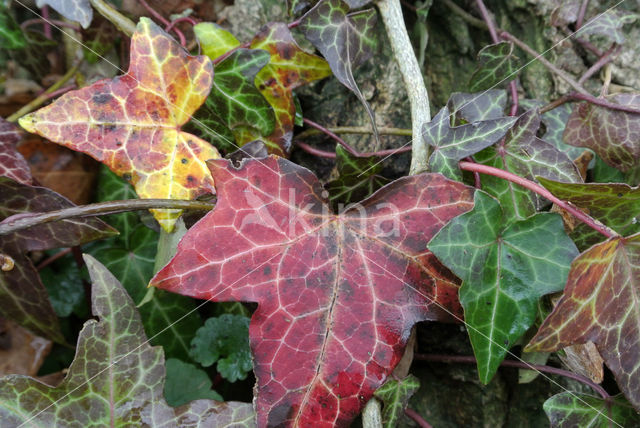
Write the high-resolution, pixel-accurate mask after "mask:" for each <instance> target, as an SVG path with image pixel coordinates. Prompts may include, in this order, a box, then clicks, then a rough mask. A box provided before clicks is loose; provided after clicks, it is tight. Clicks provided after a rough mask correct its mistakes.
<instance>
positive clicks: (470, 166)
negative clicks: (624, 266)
mask: <svg viewBox="0 0 640 428" xmlns="http://www.w3.org/2000/svg"><path fill="white" fill-rule="evenodd" d="M458 165H459V166H460V169H462V170H465V171H475V172H479V173H482V174H488V175H493V176H494V177H498V178H502V179H503V180H508V181H511V182H512V183H516V184H519V185H520V186H522V187H524V188H526V189H529V190H531V191H532V192H535V193H537V194H538V195H540V196H542V197H544V198H547V199H549V200H550V201H551V202H553V203H554V204H556V205H557V206H558V207H559V208H562V209H563V210H565V211H568V212H569V213H570V214H572V215H573V216H574V217H576V218H577V219H578V220H580V221H581V222H583V223H584V224H586V225H587V226H589V227H591V228H592V229H594V230H595V231H597V232H599V233H601V234H602V235H604V236H606V237H607V238H614V237H618V236H619V235H618V234H617V233H616V232H615V231H614V230H612V229H610V228H608V227H607V226H605V225H604V224H602V223H600V222H599V221H597V220H595V219H593V218H592V217H590V216H588V215H586V214H585V213H584V212H582V211H580V210H579V209H577V208H575V207H574V206H573V205H570V204H569V203H568V202H565V201H563V200H561V199H558V198H556V197H555V196H554V195H553V194H552V193H551V192H549V191H548V190H547V189H545V188H544V187H542V186H540V185H539V184H536V183H534V182H533V181H530V180H527V179H526V178H522V177H520V176H517V175H515V174H512V173H510V172H509V171H505V170H502V169H498V168H494V167H492V166H487V165H480V164H477V163H471V162H460V163H459V164H458Z"/></svg>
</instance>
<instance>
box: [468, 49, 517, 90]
mask: <svg viewBox="0 0 640 428" xmlns="http://www.w3.org/2000/svg"><path fill="white" fill-rule="evenodd" d="M517 75H518V57H516V56H515V55H514V54H513V43H511V42H500V43H496V44H494V45H489V46H486V47H484V48H482V50H480V52H479V53H478V68H477V69H476V71H474V72H473V74H472V75H471V78H470V79H469V90H470V91H471V92H480V91H485V90H488V89H492V88H495V87H496V86H498V85H500V84H506V83H507V82H509V81H511V80H513V79H515V78H516V77H517Z"/></svg>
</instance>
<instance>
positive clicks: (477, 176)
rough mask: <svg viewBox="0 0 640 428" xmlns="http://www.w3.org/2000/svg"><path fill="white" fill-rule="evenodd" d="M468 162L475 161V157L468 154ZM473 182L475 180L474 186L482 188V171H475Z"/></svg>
mask: <svg viewBox="0 0 640 428" xmlns="http://www.w3.org/2000/svg"><path fill="white" fill-rule="evenodd" d="M464 159H465V160H466V161H467V162H472V163H475V161H474V160H473V158H472V157H471V156H467V157H466V158H464ZM473 182H474V187H475V188H476V189H479V190H482V181H481V180H480V173H479V172H477V171H474V172H473Z"/></svg>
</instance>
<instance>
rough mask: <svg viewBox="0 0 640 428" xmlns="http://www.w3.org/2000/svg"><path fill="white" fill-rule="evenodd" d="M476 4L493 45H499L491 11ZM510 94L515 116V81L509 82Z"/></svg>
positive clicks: (482, 2)
mask: <svg viewBox="0 0 640 428" xmlns="http://www.w3.org/2000/svg"><path fill="white" fill-rule="evenodd" d="M476 4H477V5H478V8H479V9H480V14H481V15H482V19H483V20H484V22H486V23H487V28H488V30H489V34H491V40H493V43H498V42H500V40H499V39H498V33H497V32H496V27H495V26H494V25H493V20H492V19H491V15H489V11H488V10H487V7H486V6H485V5H484V1H482V0H476ZM509 92H510V94H511V100H512V102H511V111H510V112H509V115H510V116H515V115H516V113H517V112H518V87H517V85H516V82H515V80H512V81H511V82H509Z"/></svg>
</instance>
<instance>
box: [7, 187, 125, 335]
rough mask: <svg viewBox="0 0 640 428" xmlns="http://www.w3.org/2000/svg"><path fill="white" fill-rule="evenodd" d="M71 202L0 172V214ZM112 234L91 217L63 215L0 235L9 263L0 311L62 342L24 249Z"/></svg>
mask: <svg viewBox="0 0 640 428" xmlns="http://www.w3.org/2000/svg"><path fill="white" fill-rule="evenodd" d="M71 206H73V204H72V203H71V202H69V200H68V199H66V198H64V197H63V196H61V195H59V194H58V193H56V192H54V191H52V190H49V189H47V188H44V187H35V186H28V185H25V184H21V183H17V182H15V181H13V180H11V179H9V178H6V177H0V220H2V221H4V220H6V219H7V218H8V217H11V216H13V215H23V214H27V215H28V214H32V213H38V212H46V211H53V210H57V209H62V208H68V207H71ZM114 234H117V231H116V230H114V229H112V228H111V227H109V226H108V225H107V224H106V223H104V222H103V221H101V220H98V219H95V218H85V219H68V220H62V221H59V222H54V223H46V224H41V225H38V226H34V227H31V228H29V229H23V230H20V231H17V232H14V233H11V234H9V235H0V254H5V255H8V256H10V257H11V258H12V259H13V260H14V267H13V269H10V270H8V271H0V297H1V298H0V313H1V314H2V316H4V317H7V318H10V319H12V320H14V321H16V322H18V323H19V324H20V325H22V326H24V327H26V328H28V329H30V330H32V331H33V332H34V333H36V334H38V335H40V336H44V337H48V338H51V339H52V340H55V341H57V342H64V338H63V337H62V334H61V333H60V329H59V325H58V319H57V317H56V315H55V312H54V310H53V308H52V306H51V303H50V302H49V298H48V295H47V291H46V289H45V287H44V285H43V284H42V282H41V281H40V277H39V276H38V273H37V271H36V270H35V267H34V266H33V264H32V262H31V260H30V259H29V258H28V257H26V256H25V253H26V252H27V251H42V250H48V249H51V248H58V247H72V246H74V245H80V244H84V243H86V242H89V241H93V240H96V239H101V238H106V237H109V236H113V235H114Z"/></svg>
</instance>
